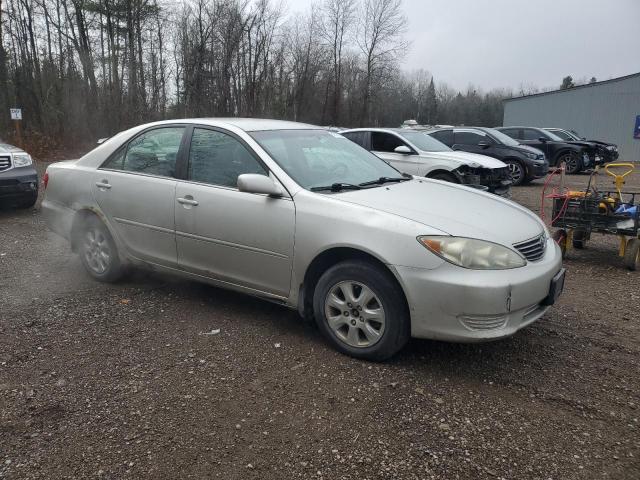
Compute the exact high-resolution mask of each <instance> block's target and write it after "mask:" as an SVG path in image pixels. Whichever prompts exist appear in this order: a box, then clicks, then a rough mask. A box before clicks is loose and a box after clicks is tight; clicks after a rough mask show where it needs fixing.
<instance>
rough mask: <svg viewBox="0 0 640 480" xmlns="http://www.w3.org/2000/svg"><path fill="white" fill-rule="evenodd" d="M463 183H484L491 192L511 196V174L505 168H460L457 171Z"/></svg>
mask: <svg viewBox="0 0 640 480" xmlns="http://www.w3.org/2000/svg"><path fill="white" fill-rule="evenodd" d="M456 174H457V176H458V178H459V179H460V182H461V183H462V184H463V185H482V186H483V187H486V188H487V189H488V190H489V192H491V193H494V194H496V195H500V196H502V197H510V196H511V184H512V183H513V181H512V180H511V175H510V174H509V169H508V168H507V167H505V168H493V169H490V168H468V167H465V168H464V169H462V168H461V169H458V171H457V172H456Z"/></svg>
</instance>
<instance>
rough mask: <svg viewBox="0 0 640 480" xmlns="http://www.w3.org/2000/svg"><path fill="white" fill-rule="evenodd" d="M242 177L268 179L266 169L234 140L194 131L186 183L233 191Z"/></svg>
mask: <svg viewBox="0 0 640 480" xmlns="http://www.w3.org/2000/svg"><path fill="white" fill-rule="evenodd" d="M245 173H257V174H260V175H268V173H267V171H266V170H265V168H264V167H263V166H262V165H261V164H260V162H258V160H256V158H255V157H254V156H253V155H252V154H251V152H250V151H249V150H248V149H247V147H245V146H244V145H243V144H242V143H240V141H239V140H237V139H236V138H235V137H233V136H231V135H228V134H226V133H222V132H218V131H216V130H208V129H204V128H195V129H194V130H193V136H192V137H191V148H190V149H189V171H188V177H187V178H188V180H192V181H194V182H200V183H208V184H211V185H220V186H223V187H232V188H236V187H237V185H238V176H240V175H242V174H245Z"/></svg>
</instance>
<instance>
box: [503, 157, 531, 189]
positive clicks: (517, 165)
mask: <svg viewBox="0 0 640 480" xmlns="http://www.w3.org/2000/svg"><path fill="white" fill-rule="evenodd" d="M504 163H506V164H507V167H508V168H509V173H510V174H511V181H512V182H513V183H512V185H514V186H518V185H522V184H523V183H526V181H527V170H526V169H525V168H524V165H523V164H522V163H521V162H519V161H518V160H505V161H504Z"/></svg>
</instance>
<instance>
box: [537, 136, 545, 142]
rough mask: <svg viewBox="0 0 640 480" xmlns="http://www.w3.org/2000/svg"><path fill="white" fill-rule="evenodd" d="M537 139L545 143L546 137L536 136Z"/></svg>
mask: <svg viewBox="0 0 640 480" xmlns="http://www.w3.org/2000/svg"><path fill="white" fill-rule="evenodd" d="M538 140H540V141H541V142H542V143H547V139H546V138H545V137H538Z"/></svg>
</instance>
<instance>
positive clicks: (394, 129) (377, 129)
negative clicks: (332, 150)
mask: <svg viewBox="0 0 640 480" xmlns="http://www.w3.org/2000/svg"><path fill="white" fill-rule="evenodd" d="M425 131H426V130H422V129H417V128H398V127H390V128H384V127H371V128H367V127H362V128H350V129H348V130H343V131H342V132H340V133H349V132H393V133H403V132H425Z"/></svg>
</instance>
